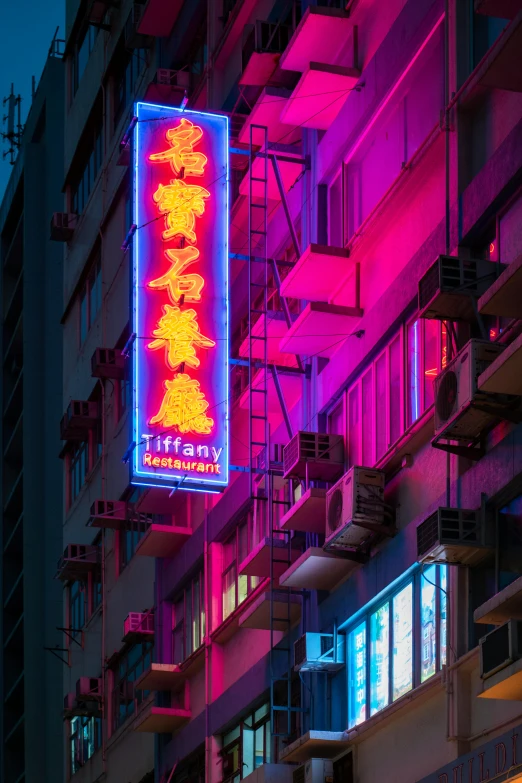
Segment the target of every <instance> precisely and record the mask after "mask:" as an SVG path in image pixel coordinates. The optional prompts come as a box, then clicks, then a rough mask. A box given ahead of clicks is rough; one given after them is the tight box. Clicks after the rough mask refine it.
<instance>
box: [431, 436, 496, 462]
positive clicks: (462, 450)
mask: <svg viewBox="0 0 522 783" xmlns="http://www.w3.org/2000/svg"><path fill="white" fill-rule="evenodd" d="M431 445H432V446H433V448H434V449H440V450H441V451H447V452H448V453H449V454H455V456H457V457H466V459H472V460H475V461H476V460H479V459H482V457H483V456H484V454H485V453H486V449H485V446H484V444H483V443H481V444H480V446H458V445H454V444H452V443H440V442H439V441H436V440H432V442H431Z"/></svg>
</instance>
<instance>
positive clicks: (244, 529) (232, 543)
mask: <svg viewBox="0 0 522 783" xmlns="http://www.w3.org/2000/svg"><path fill="white" fill-rule="evenodd" d="M254 532H255V527H254V515H253V514H248V516H247V518H246V519H245V520H244V521H243V522H241V524H239V525H238V526H237V528H236V530H235V531H234V533H232V535H231V536H230V537H229V538H228V539H227V540H226V541H225V543H224V544H223V576H222V581H223V620H226V618H227V617H228V616H229V615H230V614H231V613H232V612H233V611H234V609H236V608H237V607H238V606H239V605H240V604H241V603H243V601H244V600H245V599H246V598H247V596H248V595H249V594H250V593H251V592H252V590H254V589H255V588H256V587H257V585H258V584H259V582H260V578H259V577H257V576H241V575H240V574H239V566H240V565H241V563H242V562H243V560H245V558H246V556H247V555H248V554H249V552H251V551H252V549H253V547H254V546H255V545H256V544H257V543H258V540H254ZM255 538H256V539H257V538H258V536H257V535H256V536H255ZM259 540H260V539H259Z"/></svg>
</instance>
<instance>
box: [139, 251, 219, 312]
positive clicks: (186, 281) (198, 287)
mask: <svg viewBox="0 0 522 783" xmlns="http://www.w3.org/2000/svg"><path fill="white" fill-rule="evenodd" d="M165 255H166V256H167V258H168V259H170V261H171V267H170V269H169V271H168V272H165V274H164V275H162V276H161V277H158V278H157V279H156V280H151V281H150V283H149V284H148V285H149V288H159V289H162V288H168V291H169V296H170V301H171V302H173V303H174V304H176V303H177V302H179V300H180V299H181V297H182V296H184V297H185V302H199V301H200V299H201V291H202V289H203V286H204V285H205V281H204V279H203V278H202V276H201V275H198V274H196V273H195V272H192V273H189V274H188V275H184V274H182V272H183V271H184V270H185V269H186V268H187V267H188V266H190V264H193V263H194V261H197V260H198V258H199V250H197V249H196V248H195V247H192V246H190V245H188V246H187V247H179V248H173V249H171V250H165Z"/></svg>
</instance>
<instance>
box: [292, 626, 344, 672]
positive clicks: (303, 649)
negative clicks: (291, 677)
mask: <svg viewBox="0 0 522 783" xmlns="http://www.w3.org/2000/svg"><path fill="white" fill-rule="evenodd" d="M336 646H337V651H336V650H335V649H334V635H333V634H332V633H305V634H304V635H303V636H301V637H300V638H299V639H298V640H297V641H296V642H294V669H295V670H296V671H298V672H337V671H339V670H340V669H342V668H343V666H344V637H342V636H340V635H338V636H337V645H336Z"/></svg>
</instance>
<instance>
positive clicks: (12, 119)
mask: <svg viewBox="0 0 522 783" xmlns="http://www.w3.org/2000/svg"><path fill="white" fill-rule="evenodd" d="M21 104H22V96H21V95H15V93H14V84H11V93H10V94H9V95H8V96H7V97H6V98H4V100H3V101H2V105H3V106H6V105H7V113H6V114H4V116H3V118H2V119H3V124H4V126H6V127H7V132H6V133H2V134H1V135H2V138H3V139H4V141H6V142H7V144H8V145H9V146H8V149H7V150H6V151H5V152H3V153H2V157H3V158H7V157H9V163H10V164H11V166H14V164H15V160H16V151H17V150H18V148H19V147H20V144H21V143H22V134H23V130H24V129H23V126H22V122H21Z"/></svg>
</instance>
